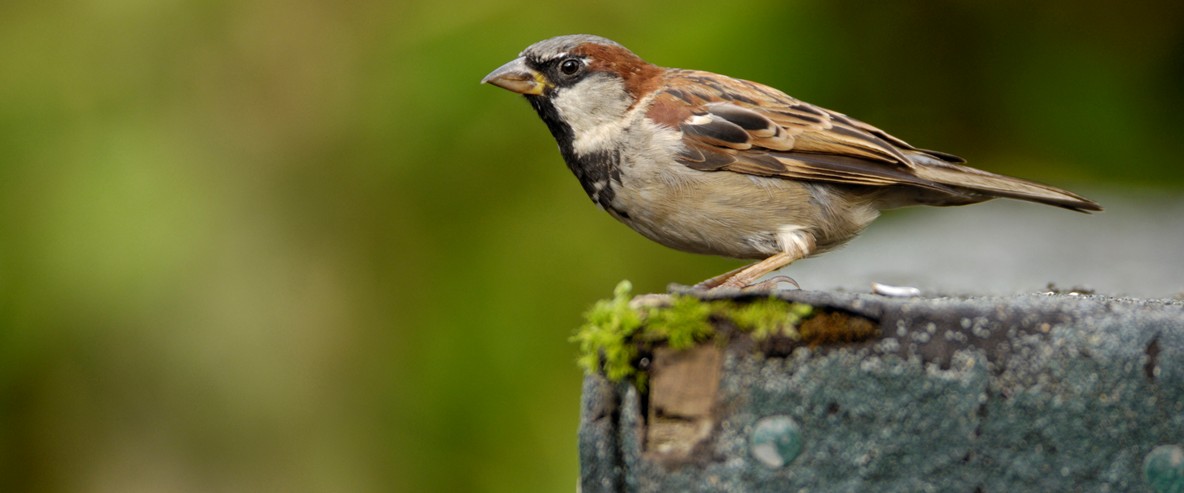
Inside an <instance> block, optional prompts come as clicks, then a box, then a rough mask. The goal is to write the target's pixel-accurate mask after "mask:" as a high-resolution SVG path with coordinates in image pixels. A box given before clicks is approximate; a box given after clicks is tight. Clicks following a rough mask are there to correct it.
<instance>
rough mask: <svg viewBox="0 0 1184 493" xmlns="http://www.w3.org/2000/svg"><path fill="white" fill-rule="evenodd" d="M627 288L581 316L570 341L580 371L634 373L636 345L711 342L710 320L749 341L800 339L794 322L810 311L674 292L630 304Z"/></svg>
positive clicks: (768, 301) (614, 375) (621, 286)
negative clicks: (662, 302)
mask: <svg viewBox="0 0 1184 493" xmlns="http://www.w3.org/2000/svg"><path fill="white" fill-rule="evenodd" d="M632 291H633V285H632V283H630V282H629V281H621V282H620V283H618V284H617V286H616V288H615V289H613V297H612V298H610V299H606V300H600V301H597V302H596V303H595V304H594V305H593V306H592V308H590V309H589V310H588V311H587V312H586V313H585V314H584V320H585V322H584V324H583V325H582V326H581V327H580V328H579V330H577V331H576V333H575V335H573V336H572V338H571V340H572V342H575V343H577V344H579V346H580V356H579V359H578V363H579V365H580V367H581V368H583V369H584V371H585V372H588V373H596V372H603V373H604V375H605V376H606V377H607V378H608V379H609V380H611V381H614V382H618V381H621V380H624V379H625V378H628V377H630V376H634V375H637V373H638V372H637V368H636V367H635V366H634V362H635V361H636V360H637V357H638V354H639V351H640V350H641V349H642V348H652V347H654V346H655V345H658V344H662V343H665V344H666V345H667V346H669V347H671V348H674V349H687V348H690V347H693V346H695V345H696V344H700V343H703V342H706V341H709V340H713V339H715V337H716V335H717V334H716V331H715V325H714V323H713V320H712V319H713V318H715V319H727V320H730V321H731V322H732V323H733V324H734V325H735V326H736V327H737V328H739V329H740V330H742V331H744V332H747V333H748V334H749V335H750V336H751V337H752V338H753V339H755V340H764V339H767V338H769V337H772V336H783V337H788V338H791V339H795V340H796V339H800V338H801V337H800V335H799V334H798V332H797V326H798V324H800V323H801V322H802V321H803V320H805V319H807V318H809V317H810V316H811V314H813V312H814V309H813V307H811V306H810V305H806V304H802V303H794V302H789V301H785V300H782V299H779V298H776V297H772V296H770V297H768V298H762V299H757V300H753V301H746V302H740V301H732V300H701V299H699V298H696V297H694V296H689V295H682V294H674V295H670V296H671V300H670V303H669V305H667V306H634V305H633V304H632V303H631V301H632V300H633V296H632ZM637 376H639V377H643V375H637ZM639 383H640V382H639Z"/></svg>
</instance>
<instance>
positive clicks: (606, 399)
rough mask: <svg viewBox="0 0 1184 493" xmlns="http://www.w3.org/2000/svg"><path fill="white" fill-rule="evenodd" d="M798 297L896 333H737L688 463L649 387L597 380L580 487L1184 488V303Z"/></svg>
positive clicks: (592, 381)
mask: <svg viewBox="0 0 1184 493" xmlns="http://www.w3.org/2000/svg"><path fill="white" fill-rule="evenodd" d="M784 296H785V297H786V298H788V299H792V300H794V301H800V302H804V303H810V304H812V305H814V306H816V307H819V308H821V309H824V310H838V311H841V312H845V313H849V314H852V315H858V316H862V317H866V318H868V319H871V320H873V321H874V322H875V323H878V324H879V329H880V335H879V336H878V337H875V338H873V339H871V340H867V341H863V342H858V343H836V344H828V345H823V346H819V347H815V348H809V347H796V348H793V347H791V348H789V349H788V351H780V352H779V353H778V354H779V355H768V354H763V353H761V352H759V349H760V346H755V345H753V344H751V343H750V342H747V341H745V340H743V339H744V336H742V335H736V336H734V337H735V338H734V339H733V340H732V341H731V342H730V343H729V345H728V346H727V348H726V349H725V351H724V358H723V362H722V372H721V377H720V381H719V382H718V385H719V387H718V393H717V396H716V400H715V407H714V409H713V410H712V413H711V415H712V416H713V419H714V420H715V421H714V424H713V426H712V431H711V434H710V435H709V436H708V437H707V438H705V439H704V440H703V441H702V443H700V444H699V446H697V447H695V448H694V449H693V450H691V452H690V454H689V455H688V456H687V457H685V458H682V459H680V460H677V461H668V460H663V459H662V458H661V457H660V456H654V455H653V454H647V453H646V452H647V451H646V450H644V447H645V443H646V441H645V437H646V418H644V417H645V416H647V414H646V412H645V409H646V408H647V405H648V402H649V401H648V399H649V396H648V395H646V394H644V393H640V392H638V391H637V389H635V388H633V386H631V385H629V384H609V383H608V382H606V381H604V380H603V379H602V378H601V377H598V376H589V377H587V380H586V381H585V386H584V396H583V416H582V419H581V428H580V463H581V478H580V479H581V485H582V491H584V492H585V493H591V492H601V491H630V492H633V491H638V492H667V491H731V492H741V491H745V492H766V491H767V492H783V491H799V490H805V491H941V492H961V491H964V492H974V491H984V492H1002V491H1178V490H1175V489H1171V488H1184V486H1181V485H1178V484H1176V483H1173V481H1179V479H1178V478H1181V477H1184V475H1178V474H1177V470H1176V469H1172V468H1173V467H1176V466H1173V465H1172V464H1174V462H1172V458H1173V457H1174V455H1172V454H1171V453H1169V452H1172V451H1175V450H1179V448H1178V447H1179V446H1180V445H1181V444H1184V305H1182V304H1181V303H1180V302H1178V301H1172V300H1135V299H1117V298H1107V297H1095V296H1084V295H1083V296H1069V295H1052V296H1046V295H1036V294H1034V295H1019V296H1010V297H977V298H911V299H892V298H885V297H880V296H874V295H866V294H854V293H833V292H810V291H798V292H788V293H786V294H785V295H784ZM762 420H765V421H762ZM758 422H763V423H767V424H768V425H767V426H765V427H764V428H762V429H760V430H758V426H757V423H758ZM785 423H790V424H791V425H792V426H786V425H785ZM793 426H796V432H795V431H794V429H793ZM787 430H788V431H787ZM758 431H759V433H758ZM754 433H755V434H756V435H761V434H762V433H763V434H764V435H761V438H759V440H757V439H755V438H756V437H755V435H754ZM770 433H771V434H772V435H770ZM792 433H798V434H799V436H796V438H795V436H791V435H792ZM778 434H781V435H785V436H780V435H778ZM770 436H771V437H772V438H769V437H770ZM794 439H797V440H800V452H798V453H796V454H792V455H794V456H793V457H787V458H786V459H785V460H786V463H785V464H784V465H781V466H779V467H777V466H776V464H777V462H778V460H777V457H779V456H780V455H778V454H782V453H792V452H795V451H796V450H795V448H794V447H796V445H794V444H793V442H792V440H794ZM778 440H780V441H778ZM754 445H760V446H762V447H763V448H762V449H760V450H754V448H756V447H754ZM1157 447H1158V448H1157ZM1165 447H1166V448H1165ZM1164 450H1167V451H1168V452H1164ZM1153 451H1157V452H1155V453H1156V454H1159V455H1153V454H1152V452H1153ZM774 452H776V454H774ZM762 454H763V455H762ZM770 454H772V455H770ZM1159 456H1163V457H1159ZM1165 485H1166V486H1165Z"/></svg>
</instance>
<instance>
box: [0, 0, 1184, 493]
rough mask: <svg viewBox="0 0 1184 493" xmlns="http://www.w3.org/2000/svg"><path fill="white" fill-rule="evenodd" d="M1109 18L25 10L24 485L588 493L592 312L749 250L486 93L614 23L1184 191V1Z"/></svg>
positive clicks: (14, 86)
mask: <svg viewBox="0 0 1184 493" xmlns="http://www.w3.org/2000/svg"><path fill="white" fill-rule="evenodd" d="M552 5H554V6H552ZM1087 5H1089V4H1088V3H1079V2H1046V3H1041V2H1031V1H1022V2H1021V1H1001V2H979V1H969V0H965V1H947V2H938V1H932V2H921V1H909V2H862V1H861V2H856V1H849V0H847V1H823V0H806V1H787V2H771V1H768V2H760V1H732V2H726V3H720V2H705V1H688V2H681V3H678V4H677V5H676V4H670V3H666V4H659V3H654V4H646V3H641V2H637V1H610V2H600V3H596V4H595V6H592V5H581V4H534V3H526V2H507V1H497V2H494V1H470V2H466V3H461V4H456V3H451V2H428V1H414V0H413V1H402V2H390V1H386V2H378V1H369V0H362V1H346V2H329V1H315V0H296V1H279V0H246V1H237V2H234V1H209V2H197V1H184V0H181V1H164V2H151V1H144V0H109V1H81V2H60V1H52V0H51V1H48V2H34V1H28V0H15V1H14V0H9V1H7V2H4V3H2V4H0V491H6V492H7V491H48V492H160V491H193V492H198V491H200V492H211V491H218V492H248V491H251V492H254V491H291V492H301V491H308V492H338V491H466V492H467V491H494V492H531V491H538V492H554V491H571V490H573V489H574V487H575V482H576V459H577V458H576V453H575V451H576V450H575V441H576V439H575V429H576V424H577V418H578V396H579V385H580V373H579V371H578V370H577V369H576V367H575V365H574V357H575V348H574V347H573V346H572V345H571V344H570V343H569V342H568V341H567V338H568V336H569V335H570V333H571V331H572V330H573V329H574V328H575V327H576V326H578V325H579V323H580V314H581V312H582V311H583V310H584V309H585V308H586V307H587V306H588V305H589V304H590V303H591V302H592V301H593V300H595V299H597V298H599V297H603V296H607V295H608V294H609V293H610V291H611V289H612V287H613V285H614V284H615V283H616V282H617V281H618V280H620V279H624V278H628V279H631V280H633V281H634V283H635V285H636V286H637V288H638V289H639V290H641V291H659V290H662V289H664V287H665V285H666V284H667V283H668V282H671V281H677V282H683V283H691V282H694V281H697V280H701V279H703V278H706V277H709V276H710V275H713V274H717V273H719V272H721V271H723V270H725V269H729V268H732V267H734V266H736V265H738V263H737V262H735V261H729V260H723V259H713V258H707V257H699V256H693V255H689V254H682V253H677V252H673V251H669V250H666V249H665V248H663V247H660V246H658V245H654V244H650V243H649V242H648V241H646V240H644V239H643V238H641V237H640V236H638V235H636V234H635V233H633V232H631V231H629V230H628V229H627V228H625V227H624V226H621V225H619V224H616V223H615V222H614V221H613V220H612V219H611V218H609V217H608V216H607V215H606V214H603V213H602V212H600V211H598V210H596V209H595V208H594V207H593V206H592V205H591V203H590V202H589V200H588V199H587V197H585V196H584V194H583V192H582V191H581V189H580V187H579V185H578V183H577V182H576V180H575V179H574V178H572V177H571V176H570V175H569V172H568V171H567V169H566V168H565V167H564V166H563V164H562V162H561V160H560V158H559V156H558V153H557V152H556V149H555V144H554V143H553V141H552V140H551V138H550V136H549V134H548V133H547V131H546V129H545V127H544V126H543V124H542V123H541V122H539V121H538V120H537V118H536V116H535V115H534V114H533V112H532V111H531V110H530V109H529V107H528V106H527V105H526V104H525V103H524V102H523V101H522V100H521V98H519V97H516V96H514V95H511V94H509V93H507V92H505V91H502V90H499V89H496V88H492V87H488V86H481V85H479V84H478V83H477V82H478V81H479V80H480V79H481V77H482V76H484V75H485V74H486V73H487V72H488V71H490V70H492V69H493V68H495V67H497V66H499V65H500V64H502V63H503V62H505V61H507V60H509V59H510V58H512V57H513V56H514V55H515V54H516V53H517V52H518V51H519V50H521V49H522V48H524V47H525V46H526V45H528V44H530V43H532V42H534V41H537V40H540V39H543V38H546V37H550V36H553V35H559V34H567V33H575V32H590V33H596V34H601V35H604V36H608V37H610V38H613V39H616V40H617V41H620V42H622V43H624V44H625V45H627V46H629V47H631V48H633V49H634V51H636V52H638V54H640V55H642V56H643V57H645V58H647V59H649V60H651V61H654V62H656V63H659V64H664V65H670V66H678V67H685V68H700V69H706V70H712V71H717V72H722V73H726V74H729V75H733V76H738V77H743V78H748V79H753V80H758V81H762V82H765V83H768V84H770V85H773V86H776V87H779V88H782V89H785V90H787V92H790V93H791V94H793V95H795V96H797V97H800V98H802V99H805V100H807V101H810V102H813V103H816V104H820V105H823V106H826V107H830V108H833V109H836V110H839V111H842V112H845V113H847V114H850V115H853V116H855V117H857V118H860V119H863V120H866V121H869V122H871V123H873V124H875V125H878V126H880V127H882V128H885V129H887V130H889V131H890V132H892V133H894V134H896V135H897V136H900V137H902V138H904V139H906V140H909V141H910V142H912V143H914V144H916V145H919V146H922V147H931V148H937V149H940V150H944V151H948V152H953V153H956V154H959V155H962V156H965V157H967V158H969V159H970V160H971V163H972V164H974V165H978V166H981V167H984V168H987V169H990V170H992V171H998V172H1004V173H1012V174H1017V175H1021V176H1024V177H1028V178H1033V179H1037V180H1043V181H1048V182H1054V183H1057V184H1061V185H1065V186H1073V185H1084V186H1085V188H1086V190H1091V189H1092V190H1114V189H1124V188H1131V187H1157V188H1159V189H1161V190H1167V191H1169V192H1170V193H1174V191H1178V190H1180V187H1181V186H1182V185H1184V168H1182V166H1181V163H1180V162H1179V161H1180V160H1179V156H1181V155H1184V135H1182V131H1184V125H1182V121H1184V118H1182V116H1181V113H1182V110H1184V3H1181V2H1178V1H1162V2H1137V1H1136V2H1109V3H1108V4H1101V3H1097V4H1095V6H1093V7H1087ZM1138 189H1142V188H1138ZM904 214H907V213H904ZM893 220H894V219H893V218H892V217H891V216H890V217H889V218H886V219H885V221H893Z"/></svg>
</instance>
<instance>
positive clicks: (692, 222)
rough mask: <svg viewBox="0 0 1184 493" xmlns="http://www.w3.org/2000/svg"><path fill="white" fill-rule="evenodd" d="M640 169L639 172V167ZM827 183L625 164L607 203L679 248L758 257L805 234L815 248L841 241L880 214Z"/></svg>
mask: <svg viewBox="0 0 1184 493" xmlns="http://www.w3.org/2000/svg"><path fill="white" fill-rule="evenodd" d="M643 171H644V170H643ZM839 193H840V192H836V191H834V190H833V189H831V188H829V187H823V186H817V185H810V184H804V183H801V182H795V181H789V180H784V179H778V178H764V177H756V176H751V175H742V174H738V173H732V172H727V171H718V172H702V171H696V170H692V169H690V168H685V167H682V166H677V167H671V168H668V169H667V170H664V171H663V172H661V173H645V172H638V170H637V168H632V169H628V168H626V169H624V170H623V173H622V184H620V185H618V186H617V187H615V197H614V200H613V202H612V207H610V208H608V210H609V212H610V213H611V214H613V216H615V217H616V218H617V219H618V220H620V221H621V222H623V223H625V224H626V225H628V226H629V227H631V228H633V229H634V230H636V231H637V232H639V233H641V234H642V235H644V236H645V237H647V238H649V239H651V240H654V241H656V242H658V243H661V244H663V245H666V246H668V247H670V248H675V249H678V250H682V251H687V252H692V253H703V254H711V255H720V256H725V257H733V258H743V259H761V258H765V257H768V256H770V255H773V254H776V253H780V252H782V251H786V248H787V246H789V244H792V243H800V241H801V240H802V239H803V238H804V237H805V235H808V236H809V240H810V243H812V244H814V245H816V247H815V248H813V249H812V250H811V251H810V252H808V253H821V252H824V251H826V250H829V249H832V248H835V247H837V246H839V245H842V244H843V243H845V242H847V241H848V240H850V239H851V238H853V237H854V236H855V235H856V234H858V233H859V231H861V230H862V229H863V228H864V227H865V226H867V224H868V223H870V222H871V221H872V220H874V219H875V218H876V216H877V215H878V214H879V212H878V211H877V210H875V209H874V208H872V207H870V206H859V207H853V206H851V202H852V201H850V200H847V199H846V198H845V197H844V196H840V195H839Z"/></svg>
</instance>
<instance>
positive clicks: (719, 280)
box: [695, 262, 757, 289]
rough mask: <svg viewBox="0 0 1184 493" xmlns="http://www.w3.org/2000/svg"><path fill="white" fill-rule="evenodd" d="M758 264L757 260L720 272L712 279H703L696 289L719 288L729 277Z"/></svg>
mask: <svg viewBox="0 0 1184 493" xmlns="http://www.w3.org/2000/svg"><path fill="white" fill-rule="evenodd" d="M756 264H757V263H756V262H753V263H751V264H748V265H745V266H744V267H740V268H737V269H732V270H730V271H727V272H724V273H723V274H720V275H718V276H715V277H713V278H711V279H708V280H706V281H703V282H701V283H699V284H696V285H695V289H715V288H718V287H719V286H720V285H721V284H723V283H724V282H726V281H727V280H728V279H731V278H732V276H735V275H736V274H739V273H740V271H742V270H744V269H747V268H749V267H752V266H754V265H756Z"/></svg>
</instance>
